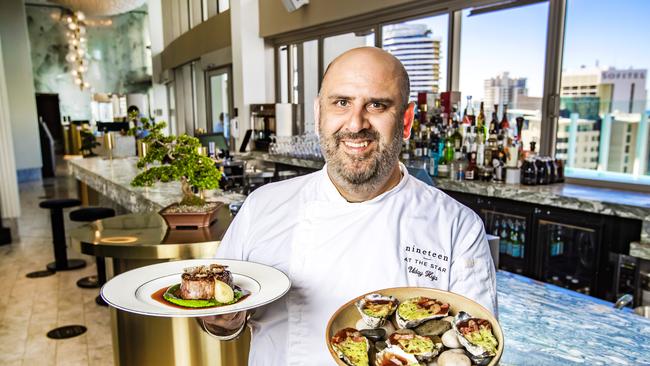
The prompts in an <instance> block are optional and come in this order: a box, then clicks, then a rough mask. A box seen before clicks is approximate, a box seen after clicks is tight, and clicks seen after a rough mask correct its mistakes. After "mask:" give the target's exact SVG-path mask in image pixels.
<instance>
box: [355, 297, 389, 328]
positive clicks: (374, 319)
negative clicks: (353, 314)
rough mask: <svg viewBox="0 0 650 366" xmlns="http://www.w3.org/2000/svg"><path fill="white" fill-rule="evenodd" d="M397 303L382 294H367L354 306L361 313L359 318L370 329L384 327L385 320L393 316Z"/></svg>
mask: <svg viewBox="0 0 650 366" xmlns="http://www.w3.org/2000/svg"><path fill="white" fill-rule="evenodd" d="M398 304H399V301H398V300H397V299H396V298H394V297H393V296H384V295H382V294H369V295H366V296H364V297H363V298H361V299H360V300H359V301H357V303H356V304H355V305H356V306H357V310H359V313H361V318H363V321H364V322H366V324H368V326H370V327H371V328H377V327H381V326H382V325H384V323H385V322H386V319H387V318H388V317H390V316H391V315H393V313H394V312H395V309H397V305H398Z"/></svg>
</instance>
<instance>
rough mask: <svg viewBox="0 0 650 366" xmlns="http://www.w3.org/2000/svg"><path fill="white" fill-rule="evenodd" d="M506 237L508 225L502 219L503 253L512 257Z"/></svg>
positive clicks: (507, 236)
mask: <svg viewBox="0 0 650 366" xmlns="http://www.w3.org/2000/svg"><path fill="white" fill-rule="evenodd" d="M509 237H510V236H509V235H508V225H507V224H506V220H505V219H503V220H501V241H502V242H503V245H504V246H505V250H504V253H505V254H507V255H512V247H511V246H510V241H509V240H508V239H509Z"/></svg>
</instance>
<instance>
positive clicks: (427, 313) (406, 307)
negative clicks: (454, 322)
mask: <svg viewBox="0 0 650 366" xmlns="http://www.w3.org/2000/svg"><path fill="white" fill-rule="evenodd" d="M447 314H449V304H446V303H443V302H441V301H438V300H436V299H432V298H429V297H423V296H419V297H413V298H410V299H408V300H405V301H403V302H402V303H401V304H399V306H398V307H397V312H396V317H395V318H396V320H397V326H398V327H399V328H413V327H416V326H418V325H420V324H421V323H424V322H425V321H427V320H431V319H440V318H444V317H446V316H447Z"/></svg>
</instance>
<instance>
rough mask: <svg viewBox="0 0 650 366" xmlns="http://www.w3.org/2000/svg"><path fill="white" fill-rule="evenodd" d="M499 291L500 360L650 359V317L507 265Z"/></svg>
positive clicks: (535, 362) (513, 362)
mask: <svg viewBox="0 0 650 366" xmlns="http://www.w3.org/2000/svg"><path fill="white" fill-rule="evenodd" d="M497 292H498V301H499V323H500V324H501V328H502V329H503V332H504V339H505V349H504V352H503V356H502V358H501V362H500V365H630V366H631V365H635V366H636V365H650V358H649V357H648V355H650V319H646V318H643V317H641V316H639V315H636V314H634V313H633V312H631V311H630V310H629V309H624V310H616V309H614V308H613V304H612V303H609V302H606V301H603V300H600V299H596V298H593V297H590V296H586V295H583V294H580V293H577V292H573V291H569V290H566V289H564V288H561V287H557V286H553V285H549V284H546V283H542V282H538V281H535V280H532V279H529V278H526V277H522V276H519V275H515V274H512V273H509V272H504V271H499V272H498V273H497Z"/></svg>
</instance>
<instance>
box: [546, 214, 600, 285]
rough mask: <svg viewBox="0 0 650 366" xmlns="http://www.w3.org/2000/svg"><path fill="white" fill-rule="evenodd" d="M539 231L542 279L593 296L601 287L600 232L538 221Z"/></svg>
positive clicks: (587, 227)
mask: <svg viewBox="0 0 650 366" xmlns="http://www.w3.org/2000/svg"><path fill="white" fill-rule="evenodd" d="M536 231H537V239H538V244H539V247H540V250H541V268H540V276H539V278H540V279H541V280H542V281H544V282H548V283H552V284H554V285H558V286H561V287H565V288H568V289H571V290H573V291H577V292H580V293H583V294H586V295H593V294H594V293H595V290H596V288H597V286H598V274H599V273H598V272H599V267H600V265H599V263H600V261H599V258H600V253H599V252H600V229H599V228H598V227H589V226H586V225H585V226H578V225H570V224H566V223H563V222H556V221H551V220H545V219H539V220H537V230H536Z"/></svg>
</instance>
